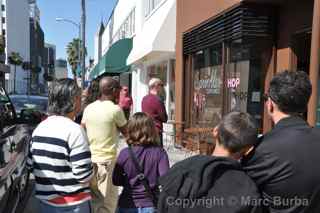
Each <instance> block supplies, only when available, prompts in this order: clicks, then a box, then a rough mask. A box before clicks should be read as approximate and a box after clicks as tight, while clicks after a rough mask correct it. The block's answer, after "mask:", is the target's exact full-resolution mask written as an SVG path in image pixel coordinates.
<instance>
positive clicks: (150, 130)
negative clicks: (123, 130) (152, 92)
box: [126, 112, 159, 146]
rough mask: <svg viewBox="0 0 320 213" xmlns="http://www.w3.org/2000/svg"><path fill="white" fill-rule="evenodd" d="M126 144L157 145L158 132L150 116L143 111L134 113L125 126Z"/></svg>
mask: <svg viewBox="0 0 320 213" xmlns="http://www.w3.org/2000/svg"><path fill="white" fill-rule="evenodd" d="M127 130H128V134H127V138H126V139H127V143H128V145H142V146H149V145H158V137H159V136H158V133H157V130H156V127H155V125H154V122H153V120H152V118H151V117H149V116H147V115H146V114H145V113H143V112H137V113H135V114H134V115H133V116H132V117H131V118H130V120H129V122H128V126H127Z"/></svg>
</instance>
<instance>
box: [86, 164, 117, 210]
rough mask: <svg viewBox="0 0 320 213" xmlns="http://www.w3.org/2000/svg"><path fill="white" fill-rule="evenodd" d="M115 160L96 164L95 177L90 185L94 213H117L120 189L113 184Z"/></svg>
mask: <svg viewBox="0 0 320 213" xmlns="http://www.w3.org/2000/svg"><path fill="white" fill-rule="evenodd" d="M114 165H115V160H110V161H107V162H105V163H95V166H94V168H95V169H94V170H95V176H94V177H93V178H92V180H91V183H90V188H91V193H92V207H93V213H115V210H116V207H117V203H118V191H119V190H118V187H117V186H114V185H113V184H112V172H113V169H114Z"/></svg>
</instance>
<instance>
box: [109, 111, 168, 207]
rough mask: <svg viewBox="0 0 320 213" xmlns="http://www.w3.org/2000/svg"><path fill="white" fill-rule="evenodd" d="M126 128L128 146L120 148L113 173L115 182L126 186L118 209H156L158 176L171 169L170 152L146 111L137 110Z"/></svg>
mask: <svg viewBox="0 0 320 213" xmlns="http://www.w3.org/2000/svg"><path fill="white" fill-rule="evenodd" d="M127 130H128V134H127V143H128V147H127V148H125V149H123V150H122V151H121V152H120V154H119V156H118V159H117V162H116V165H115V168H114V171H113V177H112V181H113V184H114V185H116V186H123V191H122V193H121V195H120V197H119V202H118V213H153V212H155V208H156V203H157V194H158V190H157V189H158V187H157V181H158V178H159V177H160V176H162V175H164V174H165V173H166V172H167V171H168V169H169V160H168V155H167V153H166V151H165V150H164V149H163V148H162V147H161V146H160V144H159V136H158V133H157V130H156V128H155V125H154V122H153V120H152V118H150V117H149V116H147V115H146V114H145V113H142V112H138V113H135V114H134V115H133V116H132V117H131V119H130V120H129V122H128V126H127Z"/></svg>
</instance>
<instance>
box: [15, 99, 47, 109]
mask: <svg viewBox="0 0 320 213" xmlns="http://www.w3.org/2000/svg"><path fill="white" fill-rule="evenodd" d="M11 101H12V102H13V104H14V106H15V108H16V110H17V112H20V111H21V110H22V109H34V110H38V111H41V112H46V111H47V106H48V101H47V100H46V99H40V98H34V97H11Z"/></svg>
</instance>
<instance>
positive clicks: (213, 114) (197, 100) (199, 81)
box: [191, 45, 223, 127]
mask: <svg viewBox="0 0 320 213" xmlns="http://www.w3.org/2000/svg"><path fill="white" fill-rule="evenodd" d="M221 55H222V45H220V46H216V47H213V48H209V49H206V50H203V51H199V52H198V53H196V54H195V55H194V57H193V61H194V67H193V72H192V82H193V85H192V89H193V91H192V94H193V97H192V99H193V101H192V114H191V120H192V125H196V126H211V127H214V126H215V125H217V123H218V122H219V121H220V119H221V116H222V106H223V88H222V87H221V85H222V57H221Z"/></svg>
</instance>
